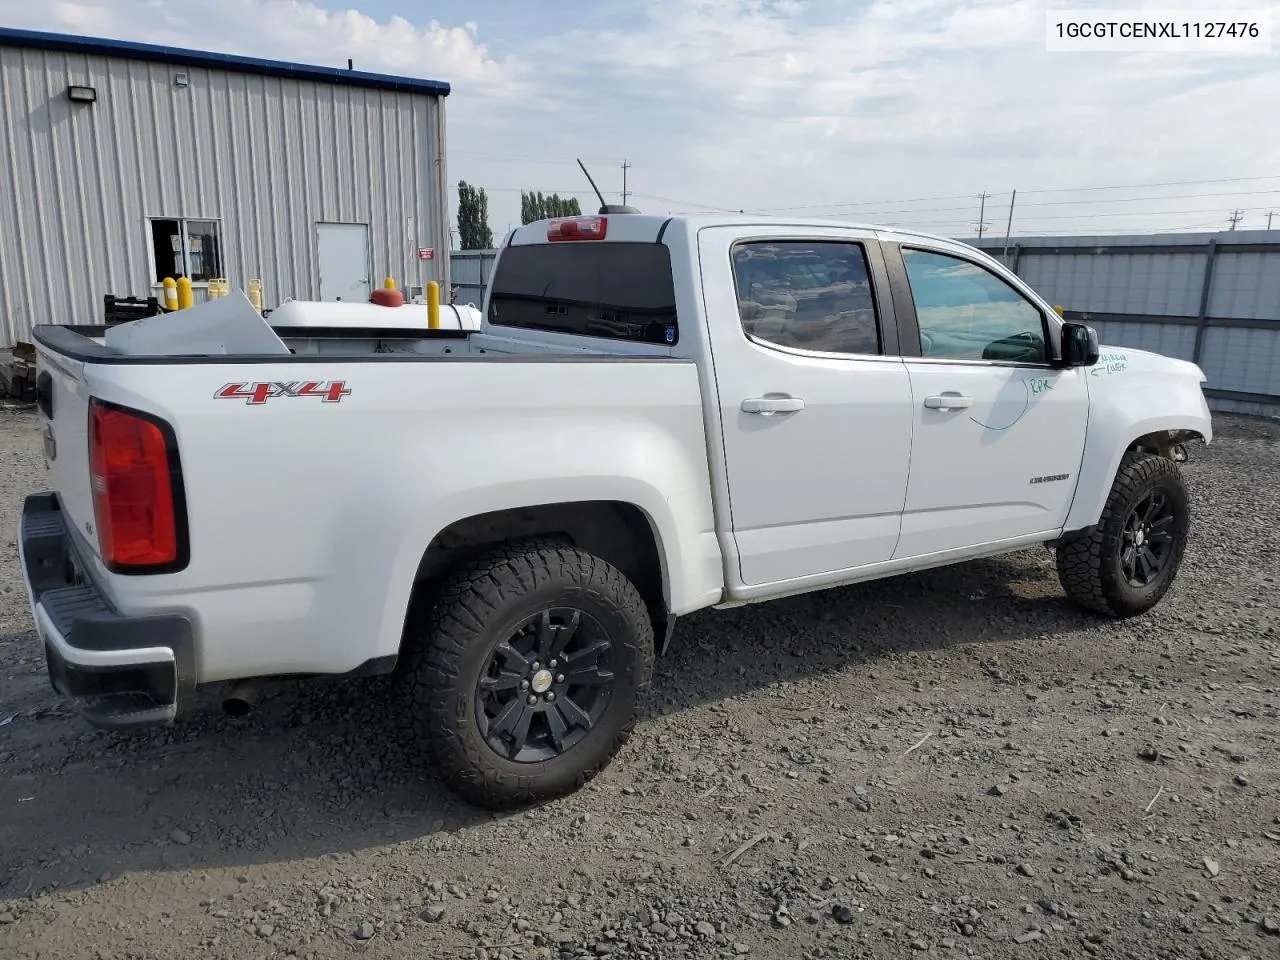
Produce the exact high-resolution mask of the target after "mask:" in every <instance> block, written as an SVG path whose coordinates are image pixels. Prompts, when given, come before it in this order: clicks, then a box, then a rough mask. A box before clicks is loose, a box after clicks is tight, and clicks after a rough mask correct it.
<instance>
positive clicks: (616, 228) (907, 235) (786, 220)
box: [506, 213, 967, 246]
mask: <svg viewBox="0 0 1280 960" xmlns="http://www.w3.org/2000/svg"><path fill="white" fill-rule="evenodd" d="M582 216H583V217H594V216H598V214H592V213H584V214H582ZM604 216H605V219H606V220H607V221H608V230H607V232H606V235H605V242H606V243H607V242H608V241H609V240H615V241H616V240H622V241H627V240H630V241H639V242H652V241H653V240H654V238H656V237H657V236H659V235H660V234H663V233H665V232H666V231H665V230H664V226H666V227H667V229H669V226H670V224H672V223H682V224H684V225H685V226H686V229H688V230H689V232H691V233H696V232H697V231H699V230H702V229H705V228H707V227H761V228H765V229H768V230H794V229H800V230H803V229H806V228H823V229H831V228H835V229H845V230H861V231H867V232H874V233H875V234H876V235H877V236H879V237H880V238H881V239H884V240H898V241H908V242H909V241H911V240H917V241H924V242H928V243H930V244H945V245H947V246H967V244H965V243H964V242H963V241H961V240H956V239H954V238H952V237H944V236H940V235H936V234H930V233H922V232H919V231H916V230H904V229H899V228H897V227H893V226H890V225H887V224H875V223H863V222H860V221H848V220H834V219H829V218H820V217H779V216H770V215H766V214H744V213H698V214H687V215H663V214H656V213H624V214H617V213H615V214H605V215H604ZM557 219H563V218H557ZM550 223H551V220H535V221H533V222H532V223H527V224H524V225H522V226H519V227H516V228H515V229H514V230H513V231H512V232H511V234H510V235H509V237H508V239H507V241H506V242H507V244H509V245H524V244H530V243H545V242H547V227H548V225H549V224H550Z"/></svg>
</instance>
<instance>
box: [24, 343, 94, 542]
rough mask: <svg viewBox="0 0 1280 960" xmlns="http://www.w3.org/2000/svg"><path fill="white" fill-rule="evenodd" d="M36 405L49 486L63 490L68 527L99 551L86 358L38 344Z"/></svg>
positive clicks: (59, 497)
mask: <svg viewBox="0 0 1280 960" xmlns="http://www.w3.org/2000/svg"><path fill="white" fill-rule="evenodd" d="M36 404H37V406H38V407H39V411H40V431H41V434H42V437H43V440H44V457H45V466H46V467H47V468H48V470H49V474H50V482H49V489H51V490H54V491H55V492H56V493H57V494H58V499H59V501H60V502H61V505H62V510H63V512H64V513H65V515H66V519H67V523H68V527H74V528H75V530H76V531H78V532H79V534H80V536H82V537H83V538H84V539H85V541H87V543H88V545H89V547H90V549H91V550H93V551H94V552H95V553H96V552H97V544H98V538H97V536H95V535H94V532H93V490H92V488H91V486H90V480H89V387H88V384H87V383H86V382H85V364H84V362H83V361H80V360H75V359H72V358H71V357H67V356H65V355H63V354H61V353H59V352H57V351H56V350H53V349H50V348H49V347H47V346H45V345H44V344H40V343H37V345H36Z"/></svg>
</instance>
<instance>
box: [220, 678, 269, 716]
mask: <svg viewBox="0 0 1280 960" xmlns="http://www.w3.org/2000/svg"><path fill="white" fill-rule="evenodd" d="M260 696H262V681H261V680H237V681H236V682H235V683H233V684H232V685H231V689H230V690H229V691H228V692H227V695H226V697H225V698H224V699H223V701H222V709H223V710H225V711H226V712H227V713H228V714H230V715H231V716H233V717H244V716H248V714H249V711H250V710H252V709H253V707H254V704H256V703H257V702H258V698H259V697H260Z"/></svg>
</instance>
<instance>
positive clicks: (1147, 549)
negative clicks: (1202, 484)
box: [1058, 451, 1191, 617]
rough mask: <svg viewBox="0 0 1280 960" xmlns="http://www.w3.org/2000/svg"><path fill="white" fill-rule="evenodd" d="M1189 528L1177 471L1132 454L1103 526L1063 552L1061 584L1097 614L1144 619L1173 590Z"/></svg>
mask: <svg viewBox="0 0 1280 960" xmlns="http://www.w3.org/2000/svg"><path fill="white" fill-rule="evenodd" d="M1190 527H1191V509H1190V498H1189V497H1188V495H1187V488H1186V485H1185V484H1184V482H1183V479H1182V472H1181V471H1180V470H1179V469H1178V466H1177V464H1175V463H1173V462H1172V461H1170V460H1166V459H1165V458H1164V457H1158V456H1155V455H1153V454H1148V453H1139V452H1137V451H1130V452H1129V453H1126V454H1125V456H1124V459H1123V460H1122V461H1121V462H1120V469H1119V471H1117V473H1116V479H1115V483H1114V484H1113V485H1112V487H1111V494H1110V496H1109V497H1108V498H1107V504H1106V506H1105V508H1104V509H1103V511H1102V517H1101V519H1100V520H1099V522H1098V525H1097V527H1095V528H1094V530H1093V532H1092V533H1091V534H1090V535H1089V536H1087V537H1080V538H1078V539H1075V540H1071V541H1069V542H1067V543H1064V544H1061V545H1060V546H1059V547H1058V578H1059V580H1061V582H1062V587H1063V589H1064V590H1065V591H1066V592H1067V596H1068V597H1070V598H1071V599H1072V600H1074V601H1075V602H1076V603H1078V604H1080V605H1081V606H1083V607H1085V608H1087V609H1089V610H1092V611H1094V612H1096V613H1101V614H1104V615H1106V616H1111V617H1131V616H1135V615H1137V614H1140V613H1144V612H1145V611H1147V610H1150V609H1151V608H1152V607H1154V606H1155V605H1156V604H1157V603H1159V602H1160V599H1161V598H1162V597H1163V596H1164V595H1165V593H1166V592H1167V591H1168V589H1169V587H1170V585H1171V584H1172V583H1173V578H1174V577H1175V576H1176V574H1177V572H1178V568H1179V566H1180V565H1181V563H1182V556H1183V553H1184V552H1185V550H1186V545H1187V534H1188V532H1189V530H1190Z"/></svg>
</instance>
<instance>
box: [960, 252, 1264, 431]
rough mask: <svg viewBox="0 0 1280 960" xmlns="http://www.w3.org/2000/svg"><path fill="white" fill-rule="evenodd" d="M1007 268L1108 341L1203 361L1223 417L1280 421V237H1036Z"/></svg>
mask: <svg viewBox="0 0 1280 960" xmlns="http://www.w3.org/2000/svg"><path fill="white" fill-rule="evenodd" d="M968 242H970V243H975V245H976V246H980V247H982V248H983V249H984V250H986V251H987V252H988V253H992V254H994V255H996V256H1001V255H1002V251H1003V247H1004V244H1003V241H1000V242H993V241H990V240H984V241H981V242H975V241H973V240H969V241H968ZM1006 262H1007V263H1008V265H1009V266H1011V267H1013V268H1014V270H1016V271H1017V273H1018V275H1019V276H1021V277H1023V278H1024V279H1025V280H1026V281H1027V282H1028V283H1030V284H1031V285H1032V286H1033V287H1035V288H1036V290H1038V291H1039V292H1040V293H1041V294H1043V295H1044V296H1045V297H1046V298H1047V299H1048V300H1049V301H1050V302H1052V303H1055V304H1058V305H1060V306H1062V307H1063V308H1065V310H1066V311H1067V316H1068V317H1069V318H1070V317H1078V318H1080V319H1083V320H1085V321H1087V322H1089V323H1091V324H1093V325H1094V326H1095V327H1096V328H1097V330H1098V336H1099V337H1100V338H1101V339H1102V340H1103V341H1105V342H1107V343H1112V344H1115V345H1117V346H1129V347H1137V348H1138V349H1142V350H1152V351H1154V352H1156V353H1163V354H1165V355H1167V356H1171V357H1179V358H1181V359H1184V360H1193V361H1194V362H1196V363H1198V364H1199V365H1200V368H1201V369H1202V370H1204V372H1205V376H1206V377H1207V378H1208V383H1207V384H1206V387H1207V388H1208V390H1209V391H1210V397H1211V405H1212V406H1213V407H1214V408H1215V409H1220V410H1236V411H1240V412H1245V413H1254V414H1267V415H1272V416H1274V415H1277V414H1280V231H1267V230H1251V231H1245V230H1240V231H1228V232H1223V233H1203V234H1157V235H1153V236H1124V237H1107V236H1102V237H1030V238H1022V239H1020V240H1018V241H1017V242H1016V243H1013V244H1011V245H1010V247H1009V252H1008V254H1007V260H1006Z"/></svg>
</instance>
